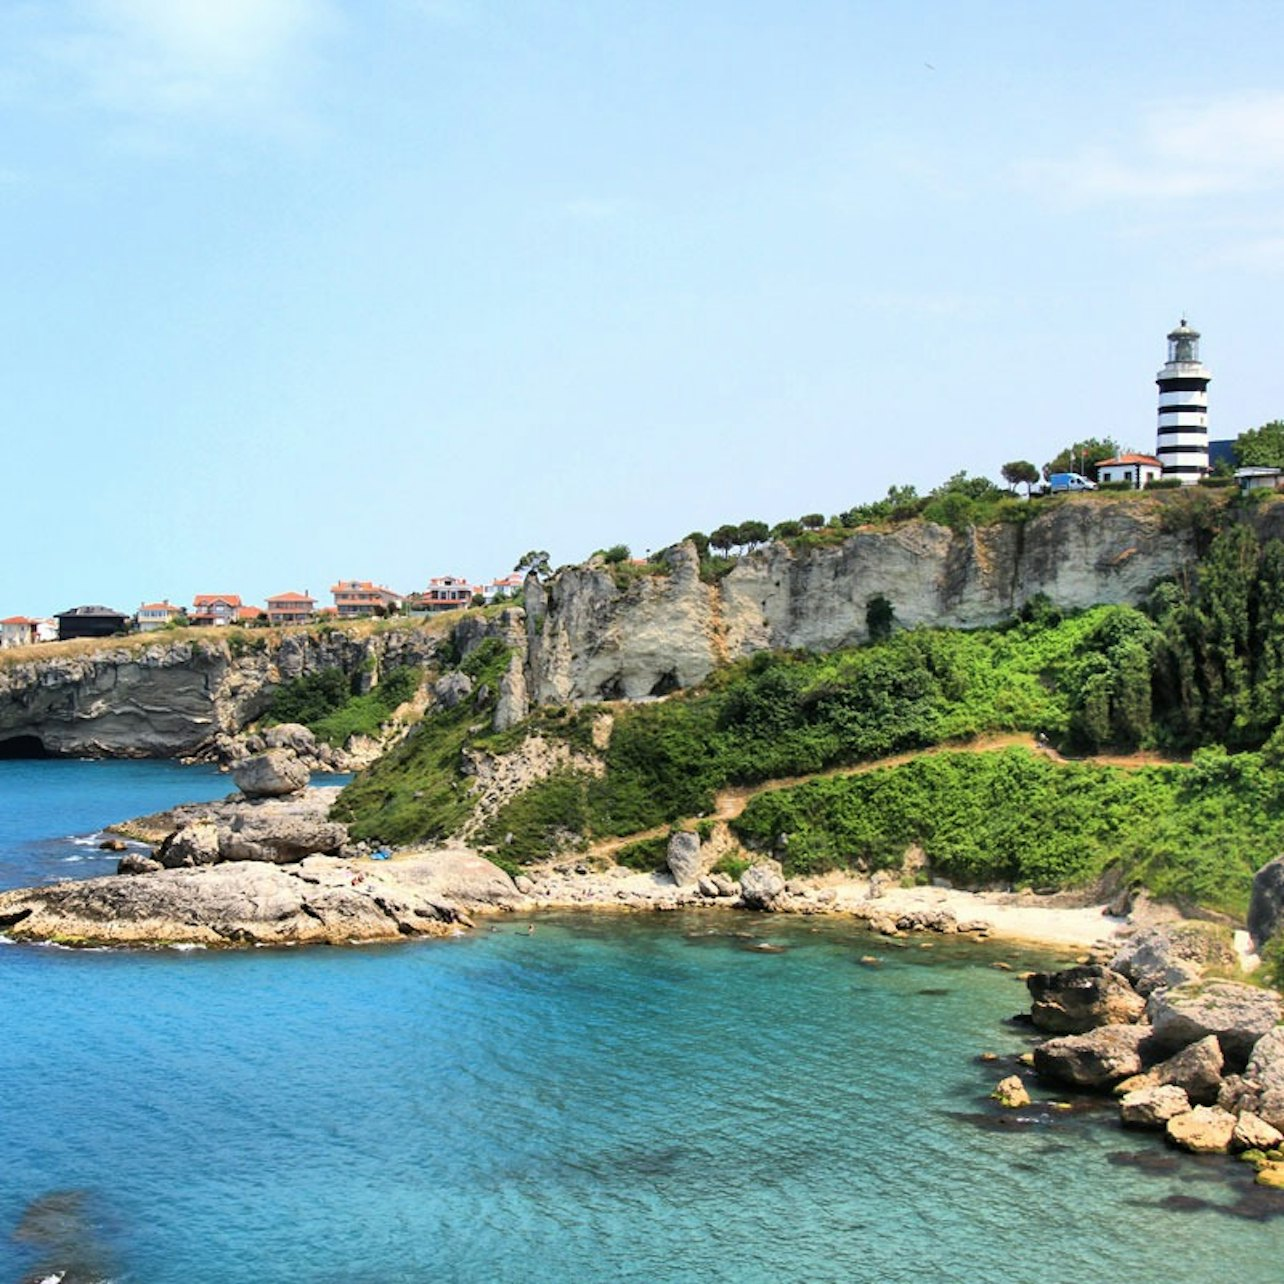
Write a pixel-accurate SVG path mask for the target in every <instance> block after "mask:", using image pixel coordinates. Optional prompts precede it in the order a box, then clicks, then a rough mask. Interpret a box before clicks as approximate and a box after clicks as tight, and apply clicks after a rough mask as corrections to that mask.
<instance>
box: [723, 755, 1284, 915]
mask: <svg viewBox="0 0 1284 1284" xmlns="http://www.w3.org/2000/svg"><path fill="white" fill-rule="evenodd" d="M1281 803H1284V782H1280V781H1279V780H1278V779H1277V778H1276V777H1275V776H1274V773H1272V772H1269V771H1266V770H1264V769H1263V767H1262V764H1261V762H1260V760H1259V758H1258V756H1257V755H1254V754H1246V755H1240V756H1238V757H1235V758H1229V757H1227V756H1226V755H1220V756H1217V755H1214V758H1213V760H1210V761H1209V762H1204V763H1197V764H1196V766H1195V767H1193V768H1182V767H1155V768H1144V769H1140V770H1135V771H1124V770H1121V769H1119V768H1114V767H1106V766H1099V765H1096V764H1087V763H1068V764H1067V763H1056V762H1052V761H1050V760H1048V759H1047V758H1044V757H1042V756H1041V755H1038V754H1033V753H1029V752H1026V751H1024V750H1019V749H1011V750H1004V751H1000V752H993V753H980V754H966V753H953V754H950V753H942V754H934V755H928V756H924V757H920V758H917V759H914V760H912V761H911V762H908V763H905V764H903V765H900V766H896V767H888V768H884V769H881V770H877V771H873V772H870V773H868V774H866V775H856V776H846V777H834V778H830V779H824V780H817V781H812V782H809V783H807V784H804V785H799V786H797V787H795V788H793V789H788V790H779V791H773V792H770V793H764V794H760V795H759V796H758V797H757V798H754V799H753V800H752V801H751V802H750V803H749V805H748V806H747V807H746V808H745V811H744V813H743V814H742V815H741V816H740V817H739V818H737V819H736V820H734V821H732V822H731V828H732V831H733V832H734V833H735V834H736V836H737V837H738V838H739V839H740V840H741V841H742V842H743V843H745V844H746V845H747V846H749V847H751V848H754V849H756V850H761V851H767V852H777V851H780V852H783V853H784V861H783V863H784V866H785V871H786V873H787V874H814V873H820V872H823V871H825V870H829V869H836V868H846V867H851V866H854V865H856V864H858V863H860V864H863V865H865V866H867V867H869V868H890V867H894V866H897V865H899V863H900V861H901V859H902V857H903V855H904V852H905V849H906V848H907V847H908V846H910V845H911V844H917V845H918V846H919V847H921V848H922V849H923V851H924V852H925V853H926V855H927V857H928V859H929V860H930V861H931V865H932V870H933V872H934V873H936V874H939V875H942V876H944V877H947V878H949V879H951V880H952V881H954V882H956V883H958V884H960V885H964V886H973V887H975V886H985V885H990V884H995V883H1000V884H1015V885H1018V886H1020V885H1027V884H1028V885H1030V886H1035V887H1040V886H1054V887H1074V886H1085V885H1090V884H1092V883H1093V882H1094V881H1095V880H1097V879H1098V878H1100V877H1101V876H1102V875H1103V874H1104V873H1105V872H1106V871H1107V870H1108V869H1114V870H1116V871H1118V875H1119V877H1120V878H1122V879H1124V880H1126V881H1136V882H1139V883H1142V884H1144V885H1145V886H1147V887H1149V888H1150V889H1151V891H1152V892H1154V893H1155V894H1157V895H1161V896H1165V897H1170V898H1180V899H1185V900H1188V901H1190V902H1192V903H1198V904H1201V905H1206V906H1211V907H1213V908H1217V909H1221V910H1224V911H1226V912H1229V913H1234V914H1242V913H1243V912H1244V909H1245V907H1246V905H1247V900H1248V894H1249V890H1250V887H1251V882H1252V875H1253V871H1254V870H1255V869H1256V868H1257V867H1258V866H1259V865H1261V864H1262V863H1263V862H1264V861H1265V860H1267V859H1269V858H1270V856H1271V855H1273V854H1274V852H1276V851H1277V850H1278V849H1279V847H1280V844H1281V843H1282V842H1284V815H1282V814H1281V810H1280V808H1281ZM782 839H783V840H785V841H783V842H782Z"/></svg>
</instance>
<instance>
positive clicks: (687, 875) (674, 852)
mask: <svg viewBox="0 0 1284 1284" xmlns="http://www.w3.org/2000/svg"><path fill="white" fill-rule="evenodd" d="M665 860H666V861H667V862H668V865H669V873H670V874H672V875H673V881H674V882H675V883H677V885H678V886H679V887H689V886H691V885H692V884H693V883H697V882H699V879H700V875H701V874H703V873H704V872H705V870H704V861H703V860H702V859H701V858H700V835H699V834H693V833H691V832H689V831H687V830H683V831H681V832H680V833H676V834H672V835H670V837H669V847H668V851H667V852H666V853H665Z"/></svg>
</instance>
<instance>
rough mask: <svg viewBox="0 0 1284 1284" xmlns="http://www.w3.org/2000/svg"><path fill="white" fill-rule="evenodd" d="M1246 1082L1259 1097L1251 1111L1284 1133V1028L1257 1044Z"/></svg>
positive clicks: (1248, 1067) (1247, 1071)
mask: <svg viewBox="0 0 1284 1284" xmlns="http://www.w3.org/2000/svg"><path fill="white" fill-rule="evenodd" d="M1244 1079H1245V1081H1246V1082H1247V1083H1248V1084H1249V1085H1251V1087H1252V1089H1253V1092H1254V1094H1255V1101H1254V1103H1253V1105H1252V1106H1250V1107H1249V1108H1251V1109H1254V1110H1255V1111H1256V1113H1257V1114H1259V1115H1261V1116H1262V1118H1263V1119H1265V1120H1266V1122H1267V1123H1269V1124H1270V1125H1271V1126H1272V1127H1273V1128H1279V1129H1280V1130H1281V1131H1284V1027H1281V1026H1277V1027H1276V1028H1275V1029H1274V1030H1270V1031H1268V1032H1267V1033H1266V1034H1264V1035H1263V1036H1262V1037H1261V1038H1260V1039H1258V1041H1257V1043H1256V1044H1254V1046H1253V1051H1252V1054H1251V1055H1250V1056H1249V1058H1248V1064H1247V1065H1246V1066H1245V1067H1244Z"/></svg>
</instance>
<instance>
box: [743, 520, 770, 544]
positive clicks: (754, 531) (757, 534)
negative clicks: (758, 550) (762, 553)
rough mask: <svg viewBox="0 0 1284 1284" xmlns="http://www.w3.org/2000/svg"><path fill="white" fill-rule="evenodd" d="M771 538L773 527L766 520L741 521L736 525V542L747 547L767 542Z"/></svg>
mask: <svg viewBox="0 0 1284 1284" xmlns="http://www.w3.org/2000/svg"><path fill="white" fill-rule="evenodd" d="M770 538H771V528H770V527H769V526H768V525H767V523H766V522H741V523H740V525H739V526H737V527H736V543H737V544H743V545H744V546H745V547H746V548H754V547H755V546H756V545H758V544H765V543H766V542H767V540H769V539H770Z"/></svg>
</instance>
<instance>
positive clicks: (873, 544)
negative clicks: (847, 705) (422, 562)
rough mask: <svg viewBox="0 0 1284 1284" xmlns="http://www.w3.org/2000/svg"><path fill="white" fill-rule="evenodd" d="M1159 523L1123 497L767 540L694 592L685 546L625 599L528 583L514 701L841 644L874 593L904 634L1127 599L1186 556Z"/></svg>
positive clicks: (603, 579)
mask: <svg viewBox="0 0 1284 1284" xmlns="http://www.w3.org/2000/svg"><path fill="white" fill-rule="evenodd" d="M1163 511H1164V510H1163V507H1162V505H1161V504H1160V503H1157V502H1156V501H1154V500H1153V499H1144V498H1138V499H1135V500H1134V499H1127V498H1123V499H1117V500H1112V501H1107V502H1103V503H1083V502H1079V503H1069V504H1061V505H1057V506H1055V507H1048V508H1046V509H1042V510H1031V514H1032V515H1031V517H1030V518H1029V520H1027V521H1025V522H1019V523H1016V522H1014V523H1002V524H996V525H992V526H986V527H980V528H975V529H971V530H967V531H963V532H953V531H951V530H949V529H947V528H945V527H942V526H935V525H932V524H931V523H926V522H910V523H907V524H905V525H903V526H899V527H895V528H892V529H890V530H872V529H870V530H864V531H856V532H855V533H853V534H852V536H851V537H850V538H849V539H847V540H845V541H843V542H842V543H841V544H838V545H834V546H832V547H826V548H814V549H810V550H804V551H801V552H794V551H792V550H791V549H790V548H789V547H788V546H787V545H785V544H770V545H767V546H766V547H765V548H763V549H760V550H759V551H757V552H755V553H752V554H750V555H749V556H747V557H744V558H741V559H740V561H739V562H738V563H737V565H736V566H735V567H734V569H732V571H731V572H730V573H729V574H728V575H726V576H725V577H724V578H722V579H721V580H719V581H718V582H717V583H716V584H706V583H704V582H702V581H701V580H700V578H699V573H698V571H699V568H698V564H697V561H696V555H695V549H694V548H693V547H692V546H691V545H685V546H682V547H679V548H677V549H674V550H672V552H671V554H670V570H669V573H668V574H658V575H646V576H641V577H639V578H637V579H635V580H633V581H632V582H631V583H630V584H628V586H627V587H625V588H623V589H621V588H619V587H617V585H616V583H615V580H614V578H613V577H612V575H611V573H610V571H609V569H608V568H606V567H572V568H568V569H566V570H563V571H561V572H559V573H558V574H557V575H556V576H554V577H553V579H552V580H550V581H548V582H547V583H546V584H542V585H541V584H539V583H538V582H537V581H536V580H535V579H534V578H533V577H532V578H530V579H528V581H527V586H526V603H527V662H526V672H525V686H526V691H527V693H528V697H529V699H530V701H531V703H532V704H541V703H552V702H557V703H560V702H566V701H575V700H599V699H614V698H624V699H639V698H642V697H645V696H648V695H660V694H663V693H664V692H666V691H669V690H672V689H674V688H676V687H685V686H690V685H691V684H693V683H695V682H699V681H700V680H701V679H702V678H704V677H705V676H707V675H708V674H709V672H710V671H711V670H712V669H713V668H714V667H715V666H716V665H717V664H718V663H720V662H722V661H724V660H728V659H735V658H738V657H741V656H744V655H748V654H750V653H752V652H754V651H758V650H762V649H764V648H793V647H804V648H809V649H813V650H818V651H825V650H832V649H834V648H836V647H842V646H853V645H856V644H858V643H860V642H863V641H865V640H866V638H867V629H866V608H867V606H868V603H869V600H870V599H871V598H872V597H875V596H877V595H880V594H881V595H882V596H884V597H886V598H887V599H888V601H890V602H891V604H892V606H893V608H894V610H895V616H896V621H897V623H898V624H899V625H901V626H903V627H907V628H913V627H914V626H916V625H922V624H930V625H935V626H939V627H947V628H976V627H980V626H983V625H993V624H998V623H1000V622H1001V621H1003V620H1006V619H1009V618H1010V617H1011V616H1012V615H1013V613H1014V612H1016V611H1019V610H1020V609H1021V607H1022V606H1023V605H1024V604H1025V603H1026V602H1028V601H1029V600H1030V599H1031V598H1033V597H1035V596H1036V595H1037V594H1040V593H1042V594H1046V595H1047V596H1048V597H1049V598H1050V599H1051V600H1052V601H1053V602H1055V603H1056V604H1057V605H1059V606H1061V607H1064V608H1069V609H1073V608H1078V607H1087V606H1092V605H1095V604H1097V603H1124V602H1128V603H1136V602H1138V601H1140V600H1141V599H1142V598H1143V597H1144V595H1145V593H1146V591H1147V589H1148V588H1149V587H1150V586H1151V585H1152V584H1153V583H1154V582H1155V581H1156V580H1158V579H1160V578H1162V577H1164V576H1167V575H1171V574H1173V573H1174V572H1175V571H1177V570H1178V569H1179V568H1180V567H1181V566H1182V565H1184V564H1186V563H1188V562H1189V561H1191V560H1192V559H1193V557H1194V555H1195V545H1194V539H1193V536H1192V535H1191V533H1190V532H1189V531H1184V532H1183V531H1178V532H1174V531H1167V530H1165V529H1164V524H1163V521H1162V514H1163Z"/></svg>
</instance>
